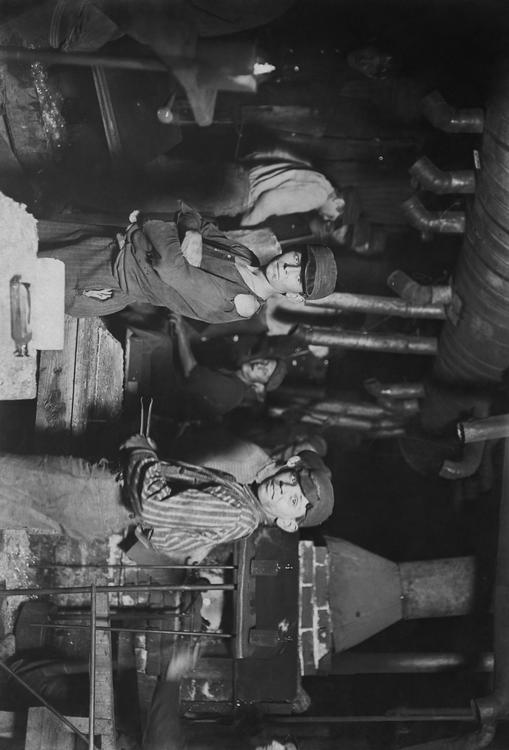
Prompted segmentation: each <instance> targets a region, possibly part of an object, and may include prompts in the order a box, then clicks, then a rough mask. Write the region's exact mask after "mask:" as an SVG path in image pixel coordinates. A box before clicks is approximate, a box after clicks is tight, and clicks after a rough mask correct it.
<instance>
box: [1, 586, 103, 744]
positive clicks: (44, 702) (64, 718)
mask: <svg viewBox="0 0 509 750" xmlns="http://www.w3.org/2000/svg"><path fill="white" fill-rule="evenodd" d="M89 591H90V587H89ZM0 669H3V671H4V672H7V674H8V675H10V677H12V678H13V679H14V680H16V682H18V683H19V684H20V685H22V686H23V687H24V688H25V690H28V692H29V693H30V694H31V695H33V696H34V698H37V700H38V701H39V702H40V703H42V705H43V706H44V707H45V708H47V709H48V711H51V713H52V714H53V716H56V717H57V719H59V720H60V721H61V722H62V724H65V726H66V727H67V728H68V729H70V730H71V732H74V734H77V735H78V737H79V738H80V739H82V740H83V742H84V743H85V745H88V737H87V736H86V735H85V734H83V733H82V732H80V730H79V729H78V728H77V727H75V726H74V724H73V723H72V721H69V719H68V718H67V716H64V715H63V714H61V713H60V711H58V710H57V709H56V708H53V706H52V705H51V703H48V701H47V700H46V699H45V698H43V697H42V695H40V694H39V693H38V692H37V690H34V688H33V687H31V685H29V684H28V682H25V680H24V679H23V678H22V677H20V676H19V675H17V674H16V672H14V671H13V670H12V669H11V668H10V667H8V666H7V664H5V662H3V661H0ZM92 747H93V750H99V748H98V747H97V745H92Z"/></svg>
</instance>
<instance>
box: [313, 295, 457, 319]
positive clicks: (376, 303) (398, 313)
mask: <svg viewBox="0 0 509 750" xmlns="http://www.w3.org/2000/svg"><path fill="white" fill-rule="evenodd" d="M306 306H309V307H313V308H315V307H316V308H320V307H326V308H332V309H334V310H347V311H349V312H358V313H366V314H374V315H392V316H394V317H396V318H431V319H433V320H444V319H445V311H444V308H443V307H442V305H439V304H437V305H428V304H427V303H424V304H419V303H417V304H409V302H408V301H406V300H401V299H395V298H394V297H377V296H375V295H370V294H346V293H345V294H343V293H342V292H334V293H333V294H329V296H328V297H324V298H323V299H319V300H310V301H308V302H306Z"/></svg>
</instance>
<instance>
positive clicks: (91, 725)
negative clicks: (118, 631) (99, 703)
mask: <svg viewBox="0 0 509 750" xmlns="http://www.w3.org/2000/svg"><path fill="white" fill-rule="evenodd" d="M96 612H97V600H96V593H95V583H92V584H91V586H90V660H89V673H90V678H89V681H90V692H89V706H88V748H89V750H93V748H94V737H95V659H96V634H97V630H96V628H97V622H96ZM85 627H87V626H86V625H85Z"/></svg>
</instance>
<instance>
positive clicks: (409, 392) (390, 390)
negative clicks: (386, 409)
mask: <svg viewBox="0 0 509 750" xmlns="http://www.w3.org/2000/svg"><path fill="white" fill-rule="evenodd" d="M364 388H365V389H366V391H367V392H368V393H369V394H370V396H374V397H375V398H379V397H387V398H392V399H407V398H409V399H414V398H424V396H425V395H426V393H425V390H424V385H423V384H422V383H380V381H379V380H376V378H369V379H368V380H365V381H364Z"/></svg>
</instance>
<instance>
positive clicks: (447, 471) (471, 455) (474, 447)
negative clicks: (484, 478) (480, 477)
mask: <svg viewBox="0 0 509 750" xmlns="http://www.w3.org/2000/svg"><path fill="white" fill-rule="evenodd" d="M483 453H484V443H471V444H470V445H467V446H466V447H465V448H464V450H463V457H462V458H461V459H460V460H459V461H449V460H446V461H444V462H443V464H442V467H441V469H440V472H439V476H441V477H442V479H466V477H471V476H472V474H475V472H476V471H477V470H478V469H479V466H480V465H481V461H482V457H483Z"/></svg>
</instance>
